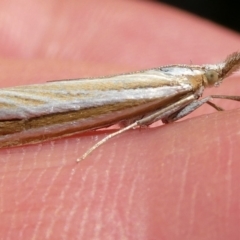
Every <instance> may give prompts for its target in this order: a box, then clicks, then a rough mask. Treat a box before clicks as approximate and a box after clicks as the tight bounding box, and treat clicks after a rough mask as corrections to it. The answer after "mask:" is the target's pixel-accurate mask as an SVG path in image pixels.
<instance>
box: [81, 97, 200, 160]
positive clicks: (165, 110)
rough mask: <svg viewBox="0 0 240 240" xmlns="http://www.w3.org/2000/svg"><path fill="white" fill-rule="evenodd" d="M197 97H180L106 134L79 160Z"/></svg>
mask: <svg viewBox="0 0 240 240" xmlns="http://www.w3.org/2000/svg"><path fill="white" fill-rule="evenodd" d="M195 99H196V95H193V94H192V95H189V96H187V97H185V98H183V99H180V100H179V101H178V102H176V103H173V104H171V105H169V106H167V107H165V108H162V109H160V110H158V111H156V112H154V113H152V114H150V115H148V116H145V117H143V118H142V119H140V120H137V121H135V122H134V123H132V124H130V125H129V126H127V127H124V128H122V129H120V130H118V131H116V132H114V133H111V134H109V135H108V136H106V137H105V138H103V139H102V140H100V141H99V142H97V143H96V144H95V145H93V146H92V147H91V148H89V149H88V151H86V152H85V153H84V154H83V155H82V157H81V158H79V159H77V162H80V161H82V160H83V159H85V158H86V157H87V156H88V155H89V154H90V153H92V152H93V151H94V150H95V149H97V148H98V147H99V146H101V145H102V144H104V143H105V142H106V141H108V140H109V139H111V138H113V137H115V136H117V135H119V134H121V133H123V132H126V131H127V130H129V129H133V128H136V127H139V126H145V125H149V124H150V123H153V122H156V121H158V120H159V119H162V118H165V117H167V116H169V115H172V114H173V113H175V112H178V111H179V110H180V109H182V108H183V107H185V106H187V105H189V104H190V103H191V102H193V101H194V100H195Z"/></svg>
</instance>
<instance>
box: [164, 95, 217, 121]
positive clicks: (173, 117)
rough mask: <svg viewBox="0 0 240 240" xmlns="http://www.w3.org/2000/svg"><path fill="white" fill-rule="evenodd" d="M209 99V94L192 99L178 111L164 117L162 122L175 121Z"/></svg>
mask: <svg viewBox="0 0 240 240" xmlns="http://www.w3.org/2000/svg"><path fill="white" fill-rule="evenodd" d="M210 100H211V96H208V97H205V98H202V99H200V100H194V101H193V102H192V103H190V104H188V105H187V106H186V107H184V108H182V109H180V110H179V111H178V112H175V113H173V114H172V115H169V116H167V117H166V118H163V119H162V122H163V123H170V122H175V121H177V120H179V119H181V118H183V117H185V116H187V115H188V114H190V113H191V112H193V111H195V110H196V109H197V108H199V107H201V106H202V105H203V104H205V103H208V102H209V101H210ZM214 105H215V104H214Z"/></svg>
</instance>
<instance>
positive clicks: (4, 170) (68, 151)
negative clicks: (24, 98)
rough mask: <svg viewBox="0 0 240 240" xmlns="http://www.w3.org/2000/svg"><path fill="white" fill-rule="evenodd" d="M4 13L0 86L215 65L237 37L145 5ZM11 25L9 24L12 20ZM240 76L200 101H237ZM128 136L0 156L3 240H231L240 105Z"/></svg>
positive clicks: (239, 211)
mask: <svg viewBox="0 0 240 240" xmlns="http://www.w3.org/2000/svg"><path fill="white" fill-rule="evenodd" d="M85 2H86V1H82V3H81V1H73V0H72V1H67V2H64V1H60V2H59V1H53V0H50V1H47V2H45V3H42V1H34V2H33V1H28V0H26V1H25V2H24V4H21V7H20V4H19V5H18V4H15V3H14V2H13V1H7V2H6V1H3V2H2V3H0V16H1V28H0V36H1V38H0V53H1V59H0V61H1V64H0V68H1V75H0V85H1V87H6V86H14V85H20V84H30V83H41V82H45V81H47V80H52V79H67V78H78V77H84V76H97V75H107V74H112V73H120V72H127V71H133V70H139V69H144V68H149V67H155V66H159V65H163V64H175V63H186V64H189V63H190V62H191V61H192V62H193V63H195V64H201V63H214V62H218V61H221V60H222V59H224V58H225V57H226V56H227V55H228V54H229V53H231V52H233V51H236V50H239V40H240V36H239V35H238V34H236V33H234V32H231V31H230V30H226V29H224V28H221V27H219V26H217V25H214V24H212V23H210V22H208V21H205V20H203V19H199V18H197V17H194V16H193V15H189V14H187V13H185V12H181V11H178V10H176V9H173V8H170V7H166V6H165V5H162V4H157V3H152V2H148V1H145V2H144V1H135V2H131V1H126V2H122V1H107V0H104V1H103V0H102V1H101V3H100V2H99V1H87V2H86V3H85ZM9 16H11V18H9ZM238 79H239V75H235V76H233V77H231V78H229V79H228V80H226V81H225V82H224V83H223V84H222V86H221V87H219V88H218V89H210V90H207V91H206V92H205V93H206V94H205V95H208V94H211V93H214V94H221V93H222V94H228V95H239V93H240V87H239V83H238ZM215 102H217V103H219V104H220V105H221V106H222V107H223V108H226V109H230V110H229V111H226V112H215V111H214V110H213V109H211V108H210V107H208V106H205V107H202V108H201V109H199V110H197V111H196V112H194V113H193V114H191V116H189V117H187V118H185V119H184V121H180V122H177V123H173V124H169V125H165V126H160V127H157V128H148V129H140V130H132V131H129V132H126V133H124V134H123V135H120V136H118V137H116V138H114V139H112V140H110V141H109V142H107V143H106V144H105V145H103V146H101V147H100V148H99V149H97V150H96V151H95V152H94V153H93V154H92V155H91V156H89V157H88V158H87V159H86V160H85V161H83V162H81V163H79V164H76V163H75V160H76V159H77V158H78V157H80V156H81V155H82V154H83V153H84V152H85V151H86V150H87V149H88V147H90V146H92V145H93V144H94V143H95V142H96V141H97V140H98V139H101V138H102V137H103V136H105V134H107V133H109V131H110V132H111V131H112V130H107V131H103V132H101V133H89V134H85V135H83V136H74V137H70V138H67V139H61V140H58V141H54V142H47V143H43V144H39V145H33V146H25V147H19V148H12V149H3V150H0V169H1V174H0V214H1V215H0V217H1V225H0V238H1V239H60V238H61V239H206V240H208V239H211V240H212V239H239V238H240V231H239V220H240V188H239V181H240V161H239V144H240V137H239V132H240V131H239V129H240V121H239V119H240V111H239V109H238V108H239V103H237V102H231V101H215Z"/></svg>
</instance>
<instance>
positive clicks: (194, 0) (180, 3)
mask: <svg viewBox="0 0 240 240" xmlns="http://www.w3.org/2000/svg"><path fill="white" fill-rule="evenodd" d="M158 2H163V3H167V4H169V5H173V6H176V7H178V8H181V9H184V10H187V11H189V12H192V13H194V14H197V15H199V16H201V17H204V18H208V19H210V20H212V21H214V22H217V23H219V24H221V25H224V26H226V27H228V28H231V29H233V30H235V31H238V32H240V10H239V9H240V8H239V5H238V4H239V2H238V1H231V0H228V1H227V0H219V1H217V0H161V1H160V0H158Z"/></svg>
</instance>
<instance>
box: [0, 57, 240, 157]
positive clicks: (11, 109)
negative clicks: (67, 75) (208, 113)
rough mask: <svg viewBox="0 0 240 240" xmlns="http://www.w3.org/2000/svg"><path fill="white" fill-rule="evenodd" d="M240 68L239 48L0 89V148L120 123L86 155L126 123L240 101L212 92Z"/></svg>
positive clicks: (128, 126)
mask: <svg viewBox="0 0 240 240" xmlns="http://www.w3.org/2000/svg"><path fill="white" fill-rule="evenodd" d="M239 68H240V52H234V53H232V54H231V55H229V56H228V57H227V58H226V59H225V61H223V62H220V63H218V64H206V65H200V66H199V65H168V66H162V67H158V68H153V69H148V70H144V71H138V72H133V73H126V74H120V75H114V76H106V77H99V78H86V79H75V80H60V81H52V82H47V83H44V84H34V85H26V86H16V87H10V88H2V89H0V109H1V111H0V148H6V147H13V146H20V145H25V144H35V143H39V142H43V141H48V140H53V139H57V138H62V137H66V136H70V135H73V134H78V133H82V132H86V131H92V130H96V129H101V128H105V127H108V126H111V125H114V124H117V123H119V125H120V129H119V130H118V131H116V132H114V133H112V134H110V135H108V136H107V137H105V138H104V139H102V140H101V141H99V142H98V143H96V144H95V145H94V146H93V147H92V148H90V149H89V150H88V151H87V152H86V153H85V154H84V155H83V156H82V157H81V158H80V159H78V161H80V160H82V159H84V158H86V157H87V156H88V155H89V154H90V153H91V152H92V151H93V150H94V149H96V148H97V147H98V146H100V145H101V144H103V143H104V142H106V141H107V140H108V139H110V138H112V137H114V136H116V135H118V134H120V133H123V132H125V131H127V130H128V129H132V128H136V127H141V126H148V125H151V124H152V123H154V122H156V121H158V120H162V121H163V123H169V122H174V121H177V120H178V119H181V118H182V117H184V116H186V115H188V114H189V113H191V112H192V111H194V110H195V109H197V108H199V107H200V106H202V105H203V104H205V103H206V104H209V105H210V106H212V107H213V108H215V109H216V110H218V111H222V110H223V109H222V108H221V107H219V106H217V105H216V104H214V103H213V102H212V101H211V100H212V99H213V98H221V99H230V100H236V101H240V96H224V95H211V96H207V97H204V98H201V96H202V94H203V91H204V89H205V88H207V87H212V86H218V85H219V84H221V82H222V80H223V79H225V78H227V77H228V76H230V75H231V74H232V73H233V72H235V71H237V70H238V69H239Z"/></svg>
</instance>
